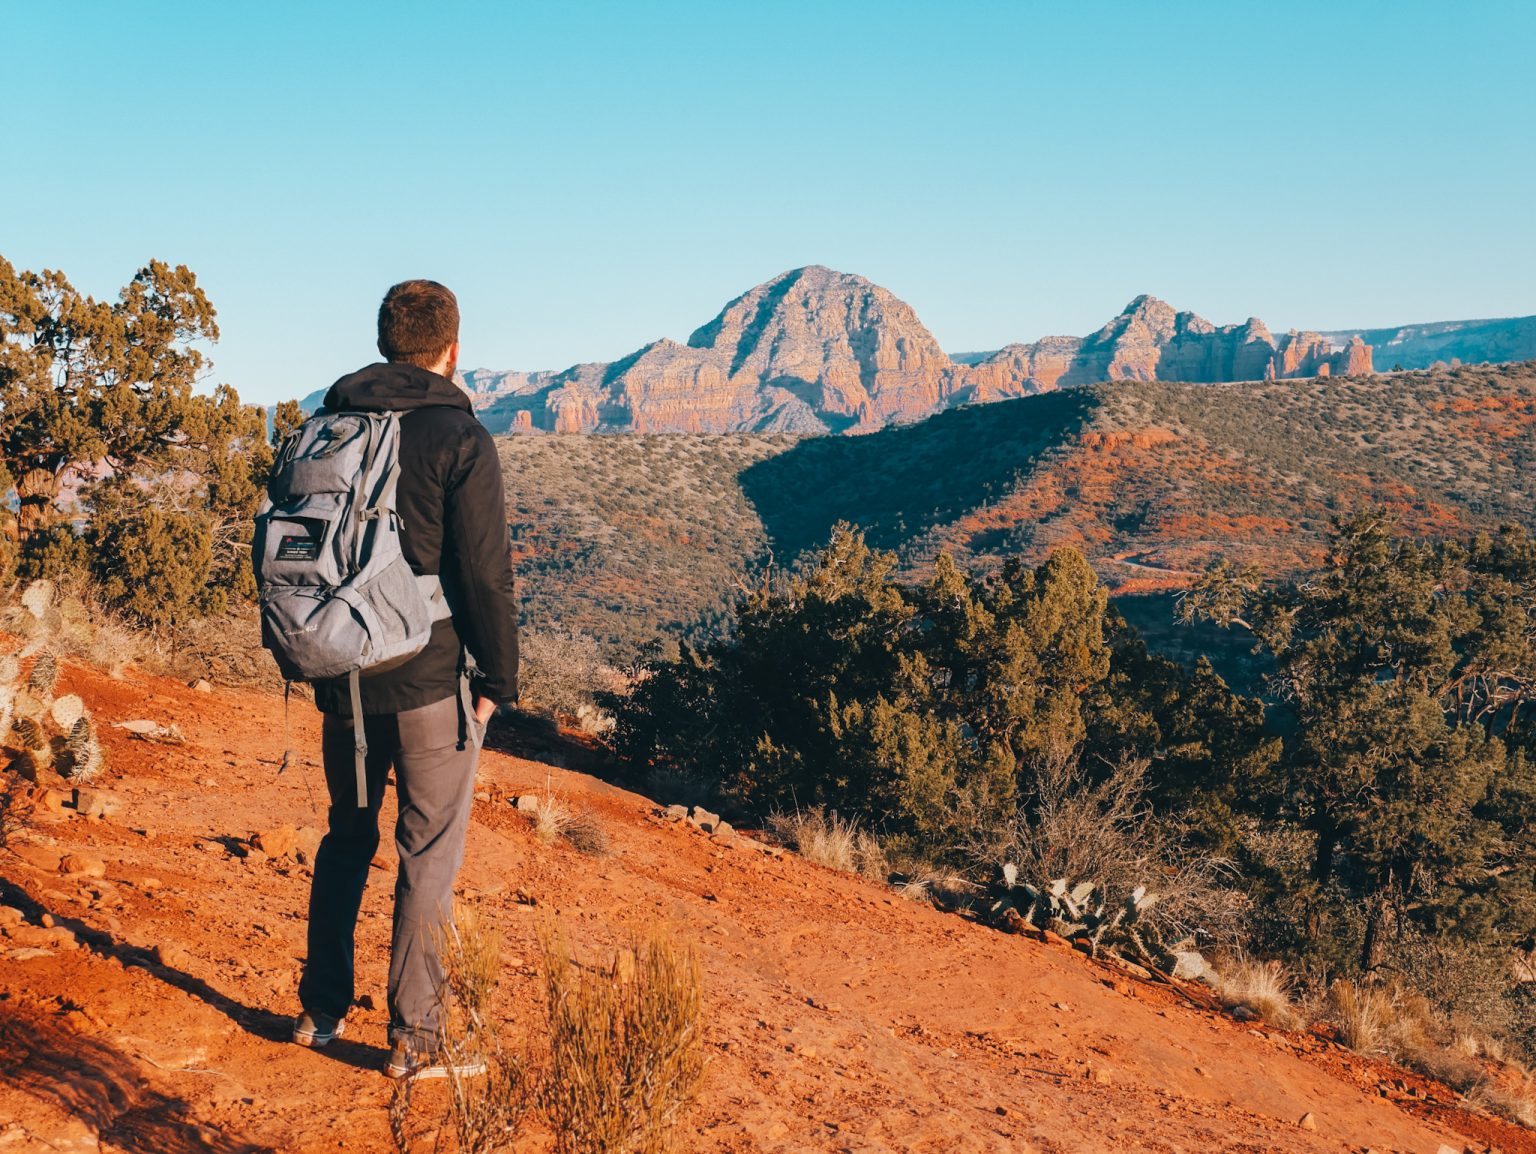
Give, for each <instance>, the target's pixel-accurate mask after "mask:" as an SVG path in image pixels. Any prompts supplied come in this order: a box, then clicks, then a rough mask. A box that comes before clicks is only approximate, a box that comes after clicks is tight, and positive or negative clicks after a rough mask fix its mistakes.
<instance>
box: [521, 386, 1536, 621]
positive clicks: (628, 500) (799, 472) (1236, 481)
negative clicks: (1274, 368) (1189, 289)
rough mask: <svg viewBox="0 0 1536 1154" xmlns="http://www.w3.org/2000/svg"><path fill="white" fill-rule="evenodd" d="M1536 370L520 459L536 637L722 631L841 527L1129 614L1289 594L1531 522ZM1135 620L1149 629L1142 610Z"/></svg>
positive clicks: (1052, 400) (952, 416)
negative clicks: (1087, 576) (1381, 539)
mask: <svg viewBox="0 0 1536 1154" xmlns="http://www.w3.org/2000/svg"><path fill="white" fill-rule="evenodd" d="M1533 427H1536V363H1524V364H1519V365H1509V366H1499V367H1487V366H1482V367H1465V368H1459V369H1454V370H1448V371H1439V372H1429V371H1425V372H1414V373H1405V374H1401V375H1396V376H1393V377H1368V378H1345V377H1334V378H1318V379H1315V380H1304V381H1272V382H1261V383H1249V384H1227V385H1186V384H1170V383H1164V382H1122V383H1116V384H1109V385H1095V386H1090V387H1087V388H1081V389H1067V390H1059V391H1057V392H1052V393H1046V394H1043V395H1040V396H1036V397H1025V398H1022V399H1019V400H1015V401H1007V402H1000V403H997V404H990V405H977V406H968V407H964V408H960V409H956V410H952V411H950V412H947V413H943V414H940V415H939V416H936V417H933V418H930V419H929V420H926V421H923V422H920V423H918V424H914V425H906V426H900V427H894V428H889V429H885V430H882V431H880V432H877V433H873V434H870V435H869V436H864V437H817V438H806V439H800V440H796V439H793V438H790V437H755V436H715V437H703V436H664V435H657V436H636V435H630V436H622V437H621V436H588V437H580V436H560V437H549V436H541V435H528V436H513V437H509V438H506V439H504V440H503V442H502V444H503V446H504V447H503V457H504V460H505V462H506V464H507V476H508V488H509V508H510V515H511V517H512V520H513V525H512V535H513V539H514V542H515V544H516V545H517V553H518V573H519V577H520V579H521V581H522V584H523V590H524V595H525V598H526V604H527V606H528V613H529V617H530V619H531V620H532V621H534V622H536V623H559V624H561V625H563V626H565V627H567V628H577V629H581V630H583V631H587V632H590V633H593V634H594V635H595V636H598V637H599V638H601V639H602V640H603V641H605V643H607V644H609V645H612V646H615V647H617V648H619V649H621V650H623V649H628V648H631V647H633V646H634V645H636V644H639V643H640V642H642V641H644V640H646V639H647V638H649V637H651V636H652V635H654V633H655V632H656V631H657V630H658V629H660V630H663V631H669V632H674V633H676V632H680V631H686V630H687V629H688V628H689V627H690V626H691V625H693V624H694V623H696V622H698V621H699V620H700V619H701V618H702V619H709V620H713V619H716V618H718V616H719V613H720V611H721V609H722V608H723V607H724V605H725V604H726V603H727V602H728V601H729V599H730V598H731V597H732V596H733V595H734V591H735V589H736V587H737V585H738V583H739V582H741V581H742V580H743V579H744V578H745V577H746V575H747V574H749V573H751V572H753V571H754V570H756V569H758V568H760V567H761V566H762V565H763V564H764V563H765V562H766V561H767V559H768V557H769V556H770V555H771V556H772V558H773V560H774V561H775V563H777V564H778V565H780V566H784V565H788V564H790V563H792V562H793V560H794V559H795V558H796V557H797V556H799V555H800V554H801V553H802V552H803V551H804V550H807V549H811V548H815V547H818V546H820V545H822V544H824V543H825V542H826V540H827V537H828V535H829V534H830V531H831V529H832V526H833V525H834V524H836V523H837V522H838V521H839V520H848V521H851V522H854V523H856V524H858V525H859V526H861V527H862V528H863V529H864V530H865V532H866V534H867V536H868V539H869V541H870V543H871V544H872V545H876V546H878V547H881V548H885V549H891V550H894V551H896V552H897V553H898V555H899V556H900V558H901V561H902V565H903V568H904V569H905V570H906V571H908V572H912V573H923V572H926V571H927V569H928V567H929V565H931V563H932V560H933V558H934V556H935V555H936V554H937V553H938V552H940V551H949V552H951V553H952V554H954V555H955V557H956V559H957V560H958V561H959V562H960V563H961V564H962V566H963V567H966V568H971V569H985V568H988V567H990V566H992V565H994V564H995V563H997V561H998V560H999V559H1000V558H1002V557H1006V556H1010V555H1020V556H1022V557H1024V558H1026V559H1028V560H1030V561H1038V560H1040V559H1041V558H1043V557H1044V556H1045V555H1046V554H1047V553H1048V552H1049V551H1050V550H1051V549H1052V548H1054V547H1056V546H1059V545H1073V546H1075V547H1077V548H1079V549H1081V550H1082V551H1083V552H1084V554H1085V555H1086V556H1087V557H1088V558H1089V560H1090V561H1091V562H1092V563H1093V565H1094V567H1095V568H1096V569H1097V570H1098V571H1099V573H1100V574H1101V576H1103V577H1104V578H1105V580H1107V581H1108V582H1109V583H1110V584H1111V585H1112V587H1113V588H1114V589H1115V590H1116V592H1117V593H1119V594H1122V595H1124V594H1136V593H1156V592H1160V591H1166V590H1168V589H1171V588H1177V587H1180V586H1182V585H1184V584H1186V583H1187V582H1188V581H1189V580H1190V579H1191V577H1192V575H1193V574H1194V573H1196V572H1198V571H1200V570H1201V569H1203V568H1204V567H1205V566H1207V565H1208V564H1210V563H1211V562H1212V561H1214V560H1216V559H1218V558H1223V557H1225V558H1229V559H1232V560H1234V561H1238V562H1243V563H1252V564H1256V565H1258V566H1259V568H1260V569H1261V570H1262V571H1263V572H1265V573H1267V574H1270V575H1274V576H1279V575H1283V574H1287V573H1292V572H1295V571H1296V570H1297V569H1299V568H1306V567H1310V566H1312V565H1313V564H1315V563H1316V562H1317V561H1318V560H1319V559H1320V558H1321V556H1322V550H1323V548H1324V542H1325V540H1326V537H1327V534H1328V531H1329V529H1330V526H1331V525H1332V523H1333V521H1334V519H1335V518H1336V517H1339V516H1341V515H1346V514H1348V513H1351V512H1355V511H1359V510H1362V509H1366V508H1368V507H1384V508H1386V509H1387V510H1388V511H1389V512H1390V513H1391V514H1392V516H1393V517H1394V518H1395V519H1396V520H1397V522H1398V523H1399V527H1400V528H1401V529H1402V530H1404V531H1406V532H1409V533H1413V534H1421V535H1435V534H1439V533H1444V532H1459V531H1463V530H1468V529H1477V528H1491V527H1493V526H1495V525H1497V524H1498V523H1500V522H1502V521H1506V520H1514V521H1521V522H1525V523H1529V522H1530V520H1531V516H1532V515H1531V512H1530V510H1531V509H1532V508H1536V479H1533V478H1536V474H1533V466H1536V440H1533V437H1532V431H1533ZM1128 607H1129V606H1128Z"/></svg>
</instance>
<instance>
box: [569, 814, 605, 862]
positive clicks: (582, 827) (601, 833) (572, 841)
mask: <svg viewBox="0 0 1536 1154" xmlns="http://www.w3.org/2000/svg"><path fill="white" fill-rule="evenodd" d="M565 842H566V844H567V845H568V846H570V847H571V848H572V849H573V850H575V851H576V852H577V853H584V854H586V855H587V856H588V857H606V856H608V853H609V852H610V850H611V849H612V846H611V845H610V843H609V840H608V831H607V830H606V829H604V828H603V824H602V822H600V821H598V820H597V817H596V816H595V815H594V814H592V813H591V812H590V811H588V810H584V809H583V810H577V811H576V812H575V813H573V814H572V816H571V821H570V824H569V825H568V826H566V829H565Z"/></svg>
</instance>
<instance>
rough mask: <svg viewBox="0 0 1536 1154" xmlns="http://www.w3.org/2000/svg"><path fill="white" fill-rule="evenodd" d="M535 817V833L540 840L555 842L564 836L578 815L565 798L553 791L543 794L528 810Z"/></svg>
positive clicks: (549, 842)
mask: <svg viewBox="0 0 1536 1154" xmlns="http://www.w3.org/2000/svg"><path fill="white" fill-rule="evenodd" d="M528 813H529V816H530V817H531V818H532V819H533V833H534V836H535V837H537V838H538V839H539V840H540V841H542V842H545V843H548V844H553V843H554V842H556V841H558V840H559V839H560V838H562V837H564V836H565V835H566V833H567V832H568V831H569V830H570V828H571V826H572V824H573V823H574V822H575V821H576V815H575V813H574V812H573V811H572V810H571V807H570V806H569V805H568V804H566V802H565V800H564V799H563V798H559V797H556V796H555V795H554V794H552V793H546V794H544V795H543V796H541V797H540V798H539V800H538V803H537V804H536V805H535V806H534V807H533V809H531V810H529V811H528Z"/></svg>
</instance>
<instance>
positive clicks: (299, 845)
mask: <svg viewBox="0 0 1536 1154" xmlns="http://www.w3.org/2000/svg"><path fill="white" fill-rule="evenodd" d="M324 837H325V833H324V831H323V830H318V829H316V828H315V827H314V826H312V825H301V826H299V828H298V830H297V831H295V835H294V858H295V860H297V861H298V862H299V863H300V864H304V863H305V862H306V859H307V861H309V862H313V861H314V860H315V855H316V854H317V853H319V852H320V841H321V839H322V838H324Z"/></svg>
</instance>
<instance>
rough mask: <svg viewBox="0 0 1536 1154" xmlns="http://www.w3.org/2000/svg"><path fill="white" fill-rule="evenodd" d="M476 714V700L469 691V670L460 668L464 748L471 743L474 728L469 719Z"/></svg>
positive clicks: (460, 726)
mask: <svg viewBox="0 0 1536 1154" xmlns="http://www.w3.org/2000/svg"><path fill="white" fill-rule="evenodd" d="M474 715H475V700H474V697H473V696H471V694H470V692H469V671H468V670H467V669H460V670H459V748H460V749H463V748H464V747H465V746H466V745H468V744H469V741H470V736H471V734H473V732H474V731H473V730H472V729H471V728H470V727H469V719H470V718H471V717H473V716H474Z"/></svg>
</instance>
